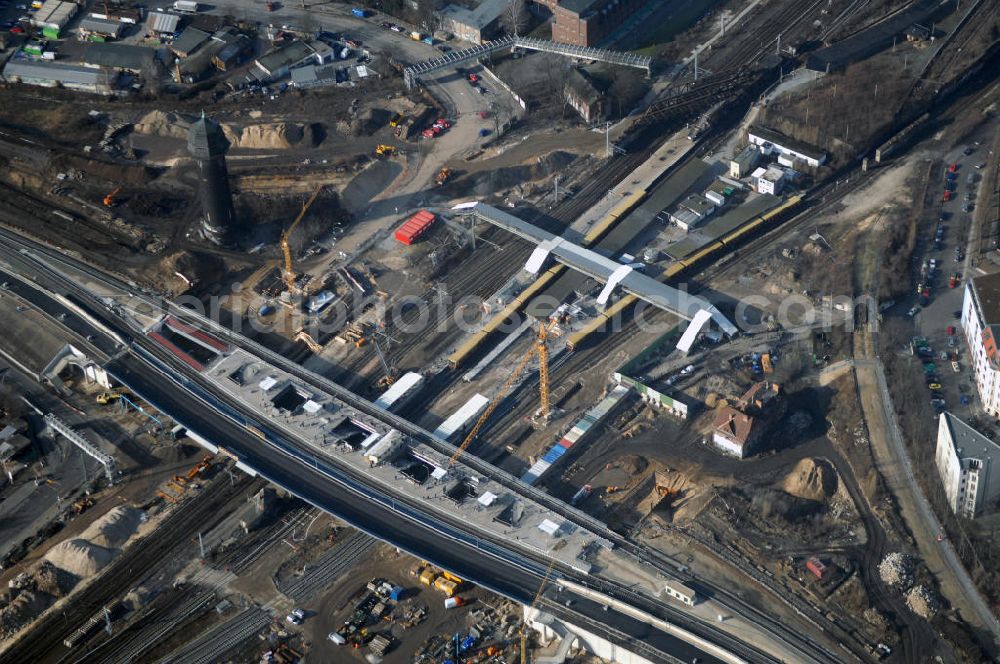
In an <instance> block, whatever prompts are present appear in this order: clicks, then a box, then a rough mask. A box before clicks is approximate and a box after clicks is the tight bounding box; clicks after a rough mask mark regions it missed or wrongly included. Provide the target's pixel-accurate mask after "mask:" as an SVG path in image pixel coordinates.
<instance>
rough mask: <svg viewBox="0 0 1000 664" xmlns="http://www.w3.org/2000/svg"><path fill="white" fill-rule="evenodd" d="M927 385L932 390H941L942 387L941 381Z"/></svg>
mask: <svg viewBox="0 0 1000 664" xmlns="http://www.w3.org/2000/svg"><path fill="white" fill-rule="evenodd" d="M927 387H928V389H930V390H940V389H941V383H931V384H930V385H928V386H927Z"/></svg>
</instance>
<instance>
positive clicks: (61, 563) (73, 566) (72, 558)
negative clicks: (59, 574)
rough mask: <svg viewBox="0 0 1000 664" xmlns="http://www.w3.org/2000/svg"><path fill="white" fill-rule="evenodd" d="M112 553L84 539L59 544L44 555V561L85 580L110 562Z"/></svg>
mask: <svg viewBox="0 0 1000 664" xmlns="http://www.w3.org/2000/svg"><path fill="white" fill-rule="evenodd" d="M113 555H114V554H113V553H112V552H111V551H108V550H107V549H105V548H104V547H102V546H97V545H96V544H91V543H90V542H88V541H87V540H84V539H71V540H66V541H64V542H60V543H59V544H57V545H55V546H54V547H52V548H51V549H49V552H48V553H46V554H45V559H46V560H47V561H49V562H50V563H52V564H53V565H55V566H56V567H58V568H59V569H61V570H63V571H64V572H69V573H70V574H75V575H76V576H79V577H81V578H86V577H88V576H91V575H93V574H96V573H97V572H99V571H100V570H101V569H102V568H103V567H104V566H105V565H107V564H108V563H109V562H111V558H112V557H113Z"/></svg>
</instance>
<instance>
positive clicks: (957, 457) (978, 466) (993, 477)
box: [934, 412, 1000, 519]
mask: <svg viewBox="0 0 1000 664" xmlns="http://www.w3.org/2000/svg"><path fill="white" fill-rule="evenodd" d="M934 460H935V464H936V465H937V469H938V474H939V475H940V477H941V483H942V484H943V485H944V493H945V497H946V498H947V500H948V507H950V508H951V510H952V511H953V512H954V513H955V514H958V515H959V516H963V517H965V518H967V519H972V518H975V517H976V516H979V515H980V514H982V512H983V509H984V508H985V507H986V506H987V505H988V504H989V503H991V502H993V501H994V500H995V499H996V498H997V497H998V496H1000V469H998V468H994V467H993V465H994V464H996V463H998V462H1000V445H997V444H996V443H994V442H993V441H992V440H990V439H989V438H987V437H986V436H984V435H983V434H981V433H979V432H978V431H976V430H975V429H973V428H972V427H970V426H969V425H968V424H966V423H965V422H963V421H962V420H960V419H959V418H958V417H956V416H955V415H952V414H951V413H947V412H946V413H941V415H940V416H938V438H937V452H936V453H935V455H934Z"/></svg>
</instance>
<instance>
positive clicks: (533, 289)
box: [448, 263, 566, 370]
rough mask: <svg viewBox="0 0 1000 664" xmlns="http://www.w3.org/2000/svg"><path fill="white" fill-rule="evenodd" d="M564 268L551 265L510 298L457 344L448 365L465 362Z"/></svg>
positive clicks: (458, 364) (561, 265)
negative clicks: (473, 332) (472, 332)
mask: <svg viewBox="0 0 1000 664" xmlns="http://www.w3.org/2000/svg"><path fill="white" fill-rule="evenodd" d="M565 268H566V266H565V265H563V264H561V263H560V264H558V265H553V266H552V267H550V268H549V269H548V270H547V271H546V272H545V273H544V274H542V275H541V276H539V277H538V278H537V279H535V281H534V282H533V283H532V284H531V285H530V286H528V287H527V288H525V289H524V290H523V291H521V294H520V295H518V296H517V297H515V298H514V299H513V300H511V301H510V303H509V304H508V305H507V306H506V307H504V308H503V310H502V311H500V312H499V313H498V314H497V315H496V316H494V317H493V318H491V319H490V320H489V321H488V322H487V323H486V325H484V326H483V328H482V329H481V330H479V331H478V332H476V333H475V334H473V335H472V336H471V337H470V338H469V339H468V340H466V342H465V343H463V344H462V345H461V346H459V347H458V349H457V350H456V351H455V352H454V353H452V354H451V356H450V357H449V358H448V365H449V366H450V367H451V368H452V369H453V370H454V369H457V368H459V367H460V366H462V363H463V362H465V361H466V360H467V359H468V358H469V356H470V355H472V354H473V353H474V352H475V351H476V349H477V348H479V346H480V345H482V344H483V342H484V341H486V339H487V338H488V337H490V336H491V335H492V334H493V333H494V332H496V330H497V328H499V327H500V325H501V324H502V323H503V322H504V321H506V320H507V319H508V318H510V317H511V316H513V315H514V314H515V313H517V312H518V311H519V310H520V309H521V308H522V307H523V306H524V305H525V304H527V302H528V300H529V299H530V298H532V297H534V296H535V295H537V294H538V292H539V291H540V290H541V289H543V288H545V287H546V286H548V285H549V284H550V283H552V281H553V280H555V278H556V277H557V276H559V275H560V274H562V271H563V270H564V269H565Z"/></svg>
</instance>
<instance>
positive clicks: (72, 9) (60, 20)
mask: <svg viewBox="0 0 1000 664" xmlns="http://www.w3.org/2000/svg"><path fill="white" fill-rule="evenodd" d="M74 14H76V3H73V2H61V1H60V0H48V2H46V3H45V4H43V5H42V8H41V9H39V10H38V11H37V12H35V13H34V15H33V16H32V17H31V24H32V25H54V26H57V27H59V28H64V27H66V24H67V23H69V20H70V19H71V18H73V15H74Z"/></svg>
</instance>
